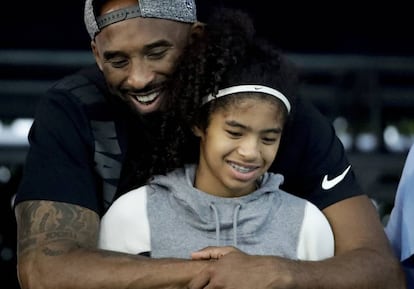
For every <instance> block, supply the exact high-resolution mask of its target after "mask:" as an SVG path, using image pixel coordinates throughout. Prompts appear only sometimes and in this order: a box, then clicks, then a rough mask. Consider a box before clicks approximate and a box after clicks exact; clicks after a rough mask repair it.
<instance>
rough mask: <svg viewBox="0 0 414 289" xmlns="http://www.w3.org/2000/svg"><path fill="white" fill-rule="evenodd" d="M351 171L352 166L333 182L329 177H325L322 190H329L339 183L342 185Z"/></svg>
mask: <svg viewBox="0 0 414 289" xmlns="http://www.w3.org/2000/svg"><path fill="white" fill-rule="evenodd" d="M350 169H351V165H349V166H348V167H347V168H346V169H345V171H344V172H343V173H342V174H340V175H339V176H336V177H335V178H333V179H332V180H328V175H325V176H324V177H323V180H322V189H324V190H329V189H332V188H333V187H335V186H336V185H337V184H338V183H340V182H341V181H342V180H343V179H344V178H345V176H346V174H347V173H348V171H349V170H350Z"/></svg>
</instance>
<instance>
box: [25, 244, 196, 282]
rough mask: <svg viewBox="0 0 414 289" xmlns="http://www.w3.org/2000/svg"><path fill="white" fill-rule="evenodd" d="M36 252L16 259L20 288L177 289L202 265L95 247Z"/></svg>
mask: <svg viewBox="0 0 414 289" xmlns="http://www.w3.org/2000/svg"><path fill="white" fill-rule="evenodd" d="M37 254H39V253H37ZM40 254H45V255H44V256H42V257H40V256H39V255H38V256H37V257H36V258H35V259H32V258H33V257H34V256H31V257H30V256H26V257H24V258H22V261H21V262H19V267H20V269H23V268H24V270H25V271H26V273H25V276H26V278H24V279H21V280H20V281H21V286H22V289H26V288H31V289H32V288H51V289H52V288H54V289H55V288H60V289H64V288H72V289H73V288H79V289H83V288H85V289H94V288H97V289H98V288H99V289H103V288H111V289H116V288H122V289H123V288H128V289H139V288H145V289H148V288H180V289H181V288H184V287H185V286H186V284H187V283H188V282H189V281H190V280H191V278H192V277H193V275H194V274H197V273H198V272H199V271H200V270H201V269H202V268H203V266H204V265H203V262H202V261H189V260H180V259H151V258H146V257H141V256H134V255H128V254H123V253H117V252H110V251H103V250H95V249H93V250H89V249H74V250H71V251H70V252H67V253H64V254H59V253H58V251H55V252H54V253H52V251H50V249H49V251H48V250H47V249H44V250H43V252H42V253H40ZM31 260H34V261H31ZM29 267H30V268H29ZM27 272H30V274H28V273H27ZM27 276H29V278H27Z"/></svg>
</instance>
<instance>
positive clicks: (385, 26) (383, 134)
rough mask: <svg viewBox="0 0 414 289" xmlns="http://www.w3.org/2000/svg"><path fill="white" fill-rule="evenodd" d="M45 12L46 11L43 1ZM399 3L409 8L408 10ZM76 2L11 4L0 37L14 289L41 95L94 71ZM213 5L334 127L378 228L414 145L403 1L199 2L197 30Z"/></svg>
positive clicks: (1, 153)
mask: <svg viewBox="0 0 414 289" xmlns="http://www.w3.org/2000/svg"><path fill="white" fill-rule="evenodd" d="M48 2H49V1H48ZM407 2H408V1H407ZM83 3H84V1H80V0H76V1H75V0H72V1H52V3H47V4H46V3H45V2H43V1H37V2H35V1H25V2H24V3H23V2H21V1H14V2H12V3H8V5H7V6H8V7H7V8H3V9H2V17H0V25H1V26H0V27H1V28H2V33H1V42H0V67H1V69H0V202H1V203H0V205H1V210H0V212H1V220H2V221H1V227H0V274H1V281H2V282H3V283H4V285H2V286H3V287H4V286H6V285H5V284H11V285H8V288H18V285H17V278H16V270H15V265H16V256H15V247H16V244H15V242H16V227H15V220H14V215H13V212H12V210H11V203H12V199H13V196H14V193H15V191H16V189H17V186H18V183H19V180H20V176H21V170H22V168H23V166H24V158H25V154H26V151H27V138H26V136H27V130H28V128H29V126H30V124H31V122H32V117H33V114H34V110H35V107H36V103H37V101H38V99H39V97H41V95H42V92H43V91H44V90H45V89H47V87H48V86H50V85H51V83H52V82H53V81H55V80H57V79H58V78H60V77H62V76H64V75H66V74H68V73H71V72H73V71H75V70H77V69H78V68H80V67H81V66H82V65H84V64H85V63H90V62H92V61H93V59H92V57H91V54H90V52H89V37H88V34H87V33H86V30H85V28H84V25H83ZM214 5H224V6H230V7H238V8H241V9H243V10H245V11H247V12H249V13H251V15H252V16H253V18H254V20H255V23H256V28H257V32H258V34H261V35H262V36H264V37H267V38H269V39H270V40H271V41H272V42H273V43H274V44H275V45H277V46H278V47H279V48H281V49H282V50H283V51H284V52H286V53H287V54H288V55H289V57H291V59H292V60H293V61H294V62H295V63H296V64H297V65H298V67H299V68H300V69H301V72H302V74H301V77H302V87H301V90H300V93H301V94H303V95H304V96H306V97H309V98H311V100H312V101H313V102H314V103H315V105H316V106H317V107H318V108H319V109H320V110H321V112H322V113H324V114H325V115H326V117H327V118H329V119H330V120H331V121H332V123H333V124H334V126H335V129H336V131H337V133H338V136H339V137H340V138H341V140H342V141H343V144H344V146H345V148H346V150H347V151H348V153H349V157H350V160H351V162H352V163H353V165H354V167H355V170H356V171H357V173H358V177H359V178H360V180H361V184H362V186H363V188H364V189H365V190H366V192H367V193H368V194H369V195H370V197H371V198H372V200H373V201H374V203H375V204H376V205H377V208H378V212H379V214H380V217H381V218H382V220H383V222H384V223H385V222H386V220H387V219H386V218H387V214H388V213H389V211H390V209H391V208H392V205H393V198H394V194H395V190H396V187H397V184H398V180H399V177H400V173H401V170H402V166H403V163H404V160H405V157H406V154H407V150H408V147H409V146H410V145H411V144H412V143H413V140H414V114H413V113H412V111H413V108H414V39H413V32H412V30H413V26H414V25H413V18H412V15H410V13H411V11H412V10H411V9H410V8H409V7H408V3H403V1H392V2H384V3H383V4H381V3H380V2H372V3H364V2H362V1H358V2H356V1H355V3H353V2H352V1H339V2H338V1H334V2H329V3H326V2H320V3H318V2H317V1H306V2H305V3H303V2H302V1H269V0H267V1H264V0H256V1H249V2H248V1H237V0H221V1H220V0H198V12H199V18H200V20H205V19H206V18H207V15H208V14H209V13H211V7H212V6H214Z"/></svg>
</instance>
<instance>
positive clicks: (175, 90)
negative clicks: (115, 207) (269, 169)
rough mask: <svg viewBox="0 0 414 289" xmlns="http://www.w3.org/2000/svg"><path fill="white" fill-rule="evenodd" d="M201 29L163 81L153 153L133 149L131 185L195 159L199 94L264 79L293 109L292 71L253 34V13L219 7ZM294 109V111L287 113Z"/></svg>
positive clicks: (200, 121)
mask: <svg viewBox="0 0 414 289" xmlns="http://www.w3.org/2000/svg"><path fill="white" fill-rule="evenodd" d="M211 15H212V16H211V18H210V19H209V20H208V21H207V24H206V26H205V31H204V33H202V34H201V35H200V36H199V38H198V39H196V40H195V41H193V42H192V43H191V44H189V45H188V46H187V48H186V49H185V51H184V53H183V54H182V56H181V58H180V59H179V61H178V62H177V64H176V68H175V72H174V73H173V75H172V76H171V78H170V79H169V81H168V83H167V86H166V88H167V91H168V93H169V94H170V95H169V98H168V100H167V101H166V103H165V104H164V109H163V112H162V114H160V115H161V120H160V122H159V123H158V125H157V128H154V130H153V133H152V136H151V137H150V138H149V139H152V141H150V140H148V141H150V143H151V145H150V146H151V148H147V149H150V151H151V154H150V153H148V154H142V153H141V152H137V154H135V155H136V156H137V157H138V158H139V159H137V158H135V159H134V160H133V163H134V165H133V168H132V169H133V170H135V173H134V181H133V183H134V186H140V185H142V184H143V183H144V182H145V181H147V180H148V179H149V178H150V177H151V176H153V175H155V174H165V173H167V172H169V171H171V170H173V169H175V168H177V167H181V166H183V165H184V164H185V163H195V162H197V161H198V153H199V141H198V139H196V138H195V136H193V134H192V131H191V127H192V126H193V125H194V124H197V125H198V126H200V127H201V128H206V127H207V125H208V115H209V111H204V113H201V110H200V109H199V108H200V107H201V105H202V99H203V97H205V96H206V95H208V94H213V95H216V94H217V92H218V90H219V89H221V88H224V87H226V86H233V85H238V84H262V85H267V86H270V87H273V88H275V89H278V90H280V91H281V92H282V93H283V94H285V95H286V96H287V97H288V98H289V100H290V102H291V104H292V106H293V109H292V111H293V110H294V99H293V95H294V94H295V91H294V89H295V88H296V80H297V77H296V72H295V70H294V67H293V66H292V65H291V64H290V63H289V62H288V61H287V60H286V59H285V58H284V57H282V55H281V54H280V53H279V52H278V50H276V49H275V48H274V47H272V46H271V45H270V44H269V43H268V42H266V41H265V40H263V39H259V38H258V37H256V36H255V30H254V26H253V21H252V19H251V18H250V17H249V16H248V14H246V13H244V12H243V11H241V10H235V9H227V8H219V9H217V10H216V11H215V12H214V13H212V14H211ZM291 115H292V114H291Z"/></svg>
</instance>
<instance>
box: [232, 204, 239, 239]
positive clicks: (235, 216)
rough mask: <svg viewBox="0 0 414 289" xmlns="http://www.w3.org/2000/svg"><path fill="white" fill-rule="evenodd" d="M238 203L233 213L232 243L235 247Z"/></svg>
mask: <svg viewBox="0 0 414 289" xmlns="http://www.w3.org/2000/svg"><path fill="white" fill-rule="evenodd" d="M240 207H241V205H240V204H237V206H236V208H235V209H234V213H233V245H234V247H237V217H238V215H239V211H240Z"/></svg>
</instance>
